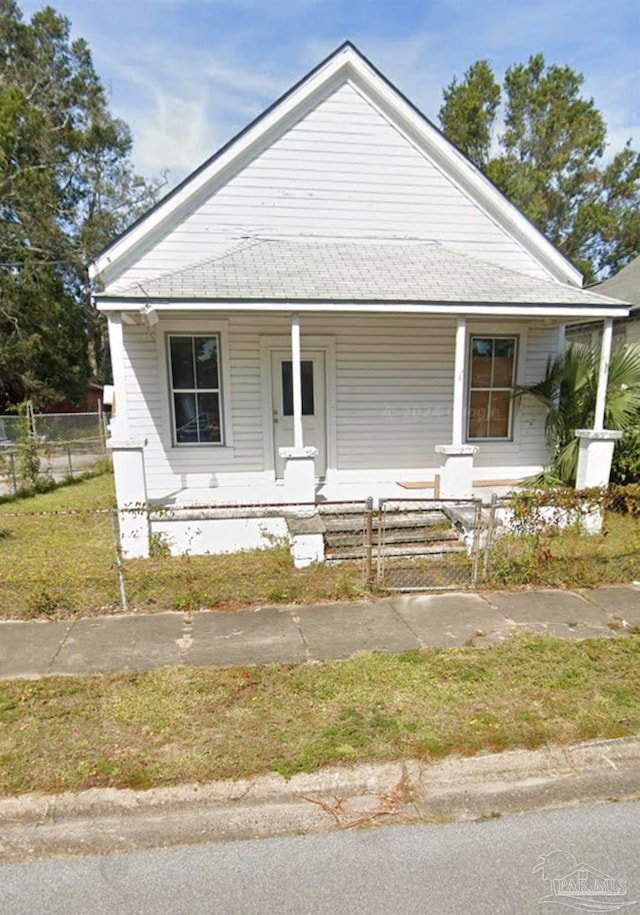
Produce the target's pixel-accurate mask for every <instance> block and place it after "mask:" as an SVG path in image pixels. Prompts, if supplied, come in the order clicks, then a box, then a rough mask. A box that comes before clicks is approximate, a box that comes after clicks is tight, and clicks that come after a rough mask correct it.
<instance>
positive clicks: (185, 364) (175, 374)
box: [169, 337, 195, 388]
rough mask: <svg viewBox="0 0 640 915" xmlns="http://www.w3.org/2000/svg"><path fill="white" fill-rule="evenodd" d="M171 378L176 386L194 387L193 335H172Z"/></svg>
mask: <svg viewBox="0 0 640 915" xmlns="http://www.w3.org/2000/svg"><path fill="white" fill-rule="evenodd" d="M169 346H170V350H171V378H172V381H173V387H174V388H194V387H195V382H194V377H193V343H192V338H191V337H171V338H170V340H169Z"/></svg>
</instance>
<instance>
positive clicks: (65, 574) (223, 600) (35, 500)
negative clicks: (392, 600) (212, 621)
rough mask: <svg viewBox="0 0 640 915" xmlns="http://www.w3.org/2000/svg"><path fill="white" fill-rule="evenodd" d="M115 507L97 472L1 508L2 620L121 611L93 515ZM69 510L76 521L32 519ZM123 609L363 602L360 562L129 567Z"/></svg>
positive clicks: (280, 552) (274, 555) (106, 538)
mask: <svg viewBox="0 0 640 915" xmlns="http://www.w3.org/2000/svg"><path fill="white" fill-rule="evenodd" d="M113 505H115V496H114V493H113V477H112V476H111V474H104V475H103V476H100V477H95V478H94V479H91V480H86V481H84V482H81V483H77V484H76V485H73V486H69V487H64V488H61V489H58V490H55V491H53V492H50V493H46V494H44V495H39V496H33V497H32V498H29V499H23V500H19V501H17V502H7V503H5V504H2V505H0V619H1V618H4V619H61V618H68V617H74V616H87V615H91V614H97V613H109V612H116V611H119V610H121V603H120V592H119V586H118V576H117V569H116V562H115V559H116V555H115V546H114V536H113V530H112V526H111V524H112V522H111V518H110V516H109V514H108V513H105V514H92V510H95V509H104V508H109V507H112V506H113ZM70 509H71V510H76V511H77V512H78V514H70V515H65V514H59V515H44V514H42V515H38V514H37V513H38V512H54V511H60V512H63V511H65V510H70ZM123 567H124V577H125V582H126V592H127V597H128V601H129V606H130V609H135V610H140V611H145V612H153V611H155V610H167V609H169V610H195V609H198V608H200V607H217V608H220V609H225V610H232V609H236V608H239V607H246V606H247V605H251V604H261V603H262V604H264V603H270V604H271V603H313V602H321V601H332V600H349V599H354V598H357V597H362V596H363V595H364V586H363V574H362V566H361V565H360V564H359V563H353V564H345V565H340V566H332V565H329V564H326V565H325V564H320V565H316V566H312V567H310V568H308V569H294V568H293V564H292V561H291V556H290V553H289V549H288V548H287V547H275V548H271V549H265V550H247V551H246V552H243V553H235V554H229V555H224V556H183V557H163V556H158V557H155V558H150V559H142V560H128V561H125V562H124V564H123Z"/></svg>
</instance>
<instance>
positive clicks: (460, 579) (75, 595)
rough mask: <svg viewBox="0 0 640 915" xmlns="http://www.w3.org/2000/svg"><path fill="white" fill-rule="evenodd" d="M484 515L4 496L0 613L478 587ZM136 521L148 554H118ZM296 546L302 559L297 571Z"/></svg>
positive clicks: (426, 509) (368, 505)
mask: <svg viewBox="0 0 640 915" xmlns="http://www.w3.org/2000/svg"><path fill="white" fill-rule="evenodd" d="M465 513H466V514H465ZM481 517H482V515H481V511H480V507H479V504H478V503H475V502H470V503H460V502H455V503H454V502H450V503H447V502H441V501H438V502H437V503H436V502H434V501H431V502H429V501H428V500H419V501H416V500H400V501H394V502H392V501H388V500H387V501H383V502H381V503H380V506H379V507H378V508H374V506H373V502H372V500H371V499H367V500H361V501H354V502H344V501H343V502H326V503H321V504H319V505H293V504H291V505H283V504H277V505H227V506H221V505H209V506H202V505H200V506H198V505H177V506H171V507H153V508H151V509H150V510H147V509H146V508H141V509H138V510H136V511H118V510H116V509H115V508H103V509H93V510H87V511H82V510H73V509H68V510H62V511H53V512H52V511H44V512H30V511H29V510H28V504H27V503H10V502H8V503H6V504H4V505H0V617H2V616H4V617H9V618H10V617H14V616H15V611H16V609H19V610H20V615H23V616H24V617H25V618H38V617H40V618H42V617H56V616H69V615H71V616H74V615H85V614H89V615H91V614H93V613H109V612H114V611H119V610H154V609H167V610H193V609H198V608H201V607H217V608H223V609H224V608H227V609H231V608H234V607H239V606H246V605H247V604H252V603H258V604H265V603H314V602H325V601H327V600H341V599H345V600H348V599H354V598H358V597H362V596H363V595H364V593H365V592H366V591H368V590H369V591H370V590H380V591H395V590H402V591H404V590H408V591H411V590H432V589H436V590H440V589H454V588H455V589H462V588H467V587H473V586H474V585H475V583H476V580H477V576H478V562H479V557H480V549H479V543H480V538H479V536H478V531H479V525H480V521H481ZM469 519H470V521H469ZM469 523H471V528H469V526H468V525H469ZM131 525H133V526H134V528H135V529H136V530H137V531H139V532H142V534H141V536H142V537H143V540H144V542H146V538H147V534H148V533H149V532H150V537H149V544H150V556H149V557H148V558H139V559H136V558H126V556H123V555H122V551H121V548H120V534H121V531H123V530H124V529H125V528H127V527H129V530H130V529H131ZM465 525H466V527H465ZM465 538H466V540H465ZM207 551H208V552H207ZM305 551H306V552H305ZM292 554H293V556H294V557H298V558H300V556H302V557H303V559H305V563H306V564H307V565H308V566H309V567H308V568H306V569H303V570H300V569H297V568H294V567H293V564H292ZM322 559H324V560H325V561H324V562H323V561H315V560H322Z"/></svg>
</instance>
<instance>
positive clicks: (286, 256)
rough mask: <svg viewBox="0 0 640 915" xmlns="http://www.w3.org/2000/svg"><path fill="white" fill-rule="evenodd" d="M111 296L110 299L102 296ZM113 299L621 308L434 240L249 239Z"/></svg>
mask: <svg viewBox="0 0 640 915" xmlns="http://www.w3.org/2000/svg"><path fill="white" fill-rule="evenodd" d="M98 298H99V299H100V300H102V299H105V300H108V299H109V298H110V297H108V296H104V297H103V296H99V297H98ZM114 298H116V299H118V300H121V299H131V298H133V299H138V298H139V299H140V300H141V301H154V300H172V301H173V300H188V301H197V300H199V299H200V300H204V301H209V302H211V301H215V300H219V301H226V302H228V301H239V300H242V301H250V300H254V301H256V302H269V301H288V302H295V301H305V302H309V301H318V302H336V303H337V302H375V301H378V302H420V303H425V302H442V303H445V302H455V303H463V302H470V303H472V302H473V303H495V304H507V303H508V304H528V305H576V306H593V305H596V306H598V305H600V306H606V305H609V304H613V305H619V304H620V303H619V302H617V300H615V299H607V298H606V297H605V296H601V295H598V294H596V293H594V292H588V291H586V290H583V289H577V288H576V287H575V286H571V285H569V284H563V283H558V282H556V281H555V280H551V279H549V280H545V279H537V278H533V277H531V276H529V275H526V274H523V273H518V272H517V271H515V270H510V269H508V268H506V267H500V266H498V265H497V264H494V263H490V262H486V261H481V260H479V259H477V258H475V257H469V256H468V255H466V254H462V253H460V252H458V251H455V250H452V249H451V248H447V247H446V246H444V245H442V244H440V243H438V242H435V241H397V240H388V241H380V240H372V239H371V240H353V241H345V240H340V241H332V240H327V239H304V240H299V241H291V240H289V239H286V240H285V239H272V238H267V239H261V238H257V239H249V240H246V241H243V242H241V243H240V244H239V245H236V246H235V247H234V248H233V249H232V250H230V251H229V252H227V253H225V254H223V255H219V256H217V257H214V258H210V259H208V260H205V261H202V262H201V263H199V264H196V265H193V266H190V267H187V268H185V269H183V270H178V271H175V272H172V273H167V274H165V275H164V276H160V277H157V278H155V279H151V280H147V281H146V282H144V283H136V284H135V285H133V286H130V287H129V288H128V289H124V290H122V291H121V292H118V293H117V294H116V295H115V296H114Z"/></svg>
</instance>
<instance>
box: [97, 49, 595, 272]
mask: <svg viewBox="0 0 640 915" xmlns="http://www.w3.org/2000/svg"><path fill="white" fill-rule="evenodd" d="M347 81H349V82H352V83H353V84H354V85H356V86H357V87H358V88H359V89H360V90H361V91H362V92H364V93H365V95H366V96H367V97H368V98H369V99H370V100H371V101H372V102H373V103H374V104H375V105H377V106H378V107H379V108H380V110H381V111H383V112H384V114H385V115H386V116H387V117H388V118H389V120H391V121H392V122H393V123H394V124H395V125H396V126H397V127H398V129H400V130H401V131H402V132H404V133H405V134H406V135H407V136H408V137H409V138H410V139H411V141H412V142H414V143H415V144H416V145H417V146H418V147H419V148H421V149H422V150H423V152H424V153H425V154H426V155H427V156H428V157H429V158H430V159H431V160H432V161H433V162H434V163H435V164H436V165H437V166H438V167H439V168H440V169H441V170H442V171H443V172H444V173H445V174H446V175H448V176H449V177H450V178H451V180H453V181H454V182H455V183H457V184H458V185H459V186H460V187H461V188H462V190H463V191H464V192H465V193H467V194H468V195H469V197H471V198H472V199H473V200H475V201H476V202H477V203H478V205H479V206H480V207H481V208H482V209H484V210H485V212H486V213H487V214H488V215H489V216H490V217H491V218H492V219H493V220H494V221H495V222H496V223H498V224H499V225H500V226H502V227H503V228H504V229H505V231H507V232H508V233H509V234H510V235H511V236H512V237H513V238H514V239H516V241H518V243H519V244H521V245H522V246H523V247H524V248H525V249H527V250H528V251H529V252H531V253H532V254H533V255H534V256H535V257H536V258H537V259H538V261H539V262H540V263H541V264H543V265H544V267H545V268H546V269H547V270H548V271H549V273H550V274H551V275H552V276H553V277H554V278H555V279H557V280H559V281H560V282H565V283H569V284H572V285H574V286H580V285H581V282H582V277H581V274H580V273H579V272H578V271H577V270H576V269H575V268H574V267H573V266H572V265H571V264H570V263H569V261H567V260H566V258H564V257H563V255H562V254H560V252H559V251H558V250H557V249H556V248H555V247H554V246H553V245H552V244H551V243H550V242H549V241H548V240H547V239H546V238H545V237H544V236H543V235H542V234H541V233H540V232H539V231H538V230H537V229H536V228H535V226H533V224H532V223H531V222H529V220H528V219H527V218H526V217H525V216H524V215H523V214H522V213H521V212H520V211H519V210H518V209H517V207H515V206H514V205H513V204H512V203H510V202H509V201H508V200H507V199H506V198H505V197H504V195H503V194H502V193H501V192H500V191H499V190H498V188H497V187H496V186H495V185H494V184H493V183H492V182H491V181H489V179H488V178H486V177H485V176H484V175H483V174H482V173H481V172H480V171H479V169H477V168H476V167H475V165H473V164H472V163H471V162H470V161H469V160H468V159H467V158H466V157H465V156H464V155H463V153H462V152H460V150H458V149H457V148H456V147H455V146H453V144H451V143H450V142H449V141H448V140H447V139H446V138H445V137H444V135H443V134H442V133H441V132H440V131H439V130H438V128H437V127H435V125H434V124H432V123H431V122H430V121H429V120H428V119H427V118H426V117H425V116H424V115H423V114H422V112H420V111H419V110H418V109H417V108H416V107H415V106H414V105H413V104H412V103H411V102H410V101H409V100H408V99H407V98H406V97H405V96H403V95H402V93H400V92H399V91H398V89H396V88H395V86H393V85H392V84H391V83H390V82H389V81H388V80H387V79H386V77H385V76H384V75H383V74H382V73H380V71H379V70H377V69H376V68H375V67H374V66H373V65H372V64H371V63H370V62H369V61H368V60H367V59H366V58H365V57H364V56H363V55H362V54H361V53H360V51H358V49H357V48H356V47H355V46H354V45H353V44H351V43H350V42H346V43H344V44H343V45H341V46H340V47H339V48H338V49H337V50H336V51H334V53H333V54H331V55H330V56H329V57H327V58H326V59H325V60H324V61H322V63H320V64H319V65H318V66H317V67H316V68H315V69H314V70H312V71H311V72H310V73H309V74H308V75H307V76H305V77H304V78H303V79H302V80H301V81H300V82H299V83H297V84H296V85H295V86H294V87H293V88H292V89H290V90H289V92H287V93H286V94H285V95H283V96H282V97H281V98H280V99H279V100H278V101H277V102H275V103H274V104H273V105H272V106H271V107H270V108H268V109H267V110H266V111H265V112H264V113H263V114H262V115H260V117H259V118H257V119H256V120H255V121H253V123H251V124H250V125H249V126H248V127H246V128H245V129H244V130H243V131H242V132H241V133H239V134H238V135H237V136H236V137H235V138H234V139H233V140H231V141H230V142H229V143H227V144H226V145H225V146H223V147H222V149H221V150H219V152H217V153H216V154H215V155H214V156H213V157H211V158H210V159H208V160H207V161H206V162H204V163H203V164H202V165H201V166H200V167H199V168H198V169H196V171H195V172H193V173H192V174H191V175H190V176H189V177H188V178H186V179H185V180H184V181H183V182H182V183H181V184H179V185H178V186H177V187H176V188H174V189H173V190H172V191H171V192H170V193H169V194H167V195H166V196H165V197H164V198H163V199H162V200H161V201H159V203H157V204H156V205H155V206H154V207H152V208H151V209H150V210H149V211H148V212H147V213H146V214H145V215H144V216H143V217H142V218H141V219H139V220H138V221H137V222H135V223H134V224H133V225H132V226H131V227H130V228H129V229H128V230H127V231H126V232H124V233H123V234H122V235H121V236H120V237H119V238H117V239H116V240H115V241H114V242H112V243H111V245H109V246H108V247H107V248H106V249H105V250H104V251H103V252H102V253H101V254H100V255H99V256H98V257H97V258H96V259H95V261H93V262H92V264H91V265H90V268H89V273H90V276H91V277H92V279H95V278H97V277H100V276H102V277H105V275H106V274H107V273H113V272H115V271H117V266H118V264H122V263H125V264H126V263H130V262H131V261H132V260H135V256H136V252H137V251H138V250H139V249H140V248H141V247H142V246H144V245H145V244H147V245H148V244H149V242H150V241H151V240H153V239H155V238H159V237H161V236H162V234H163V232H164V231H165V230H166V229H168V228H169V227H170V226H171V225H172V224H173V223H175V222H177V221H179V220H180V219H181V218H184V217H185V216H186V215H187V214H188V213H189V212H190V211H192V210H193V209H194V208H195V207H196V206H197V205H198V203H199V202H201V201H202V200H204V199H206V198H207V197H208V196H209V195H210V194H212V193H213V192H214V191H215V190H216V189H217V188H219V187H221V186H222V185H223V184H224V183H225V182H226V181H228V180H229V179H230V178H231V177H232V175H234V174H235V173H236V172H237V171H238V170H239V169H240V168H241V167H243V165H244V164H246V163H247V162H248V161H250V160H251V158H253V157H254V156H256V155H258V154H259V153H260V152H261V151H262V150H263V149H264V148H266V147H267V146H268V145H269V144H270V143H272V142H273V141H274V139H275V138H277V137H278V136H281V135H282V134H283V133H284V132H285V131H286V130H287V129H288V128H289V127H290V126H291V124H292V123H295V121H296V120H298V119H299V118H300V117H302V116H303V115H304V114H305V113H306V112H307V111H309V110H311V109H312V108H313V107H314V105H315V104H317V103H318V102H319V101H321V100H322V99H323V98H325V97H327V96H328V95H329V94H330V93H331V92H333V91H334V90H335V89H336V88H337V87H338V86H339V85H342V84H343V83H345V82H347Z"/></svg>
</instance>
